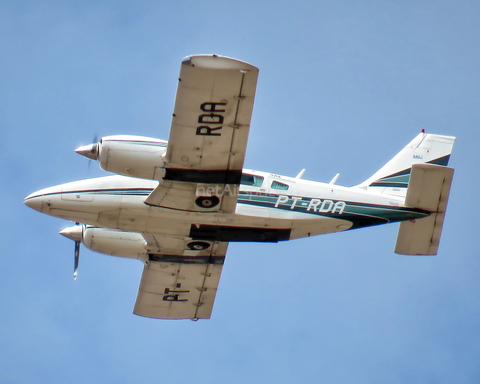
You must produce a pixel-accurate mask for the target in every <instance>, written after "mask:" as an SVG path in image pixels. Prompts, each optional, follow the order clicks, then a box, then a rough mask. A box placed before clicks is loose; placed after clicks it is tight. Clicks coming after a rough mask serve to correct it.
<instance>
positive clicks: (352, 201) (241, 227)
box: [25, 55, 455, 320]
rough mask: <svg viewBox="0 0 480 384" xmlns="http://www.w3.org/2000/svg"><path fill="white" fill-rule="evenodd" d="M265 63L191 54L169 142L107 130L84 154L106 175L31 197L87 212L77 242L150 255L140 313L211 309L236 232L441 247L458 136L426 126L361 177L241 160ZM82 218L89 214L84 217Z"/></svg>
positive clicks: (65, 214)
mask: <svg viewBox="0 0 480 384" xmlns="http://www.w3.org/2000/svg"><path fill="white" fill-rule="evenodd" d="M257 77H258V69H257V68H256V67H254V66H252V65H250V64H247V63H244V62H241V61H238V60H235V59H231V58H227V57H221V56H217V55H198V56H191V57H187V58H186V59H184V60H183V61H182V65H181V70H180V78H179V83H178V90H177V96H176V101H175V108H174V113H173V119H172V126H171V130H170V138H169V140H168V142H167V141H163V140H158V139H152V138H146V137H138V136H108V137H103V138H102V139H101V140H100V142H98V143H95V144H92V145H87V146H84V147H80V148H78V149H77V150H76V152H78V153H80V154H82V155H84V156H86V157H88V158H90V159H94V160H98V162H99V165H100V167H101V168H103V169H104V170H106V171H109V172H113V173H116V174H119V175H122V176H118V175H116V176H107V177H101V178H95V179H89V180H82V181H75V182H73V183H67V184H62V185H58V186H55V187H50V188H46V189H42V190H40V191H37V192H34V193H32V194H31V195H29V196H28V197H26V198H25V204H26V205H28V206H29V207H31V208H33V209H35V210H37V211H40V212H43V213H46V214H48V215H51V216H55V217H59V218H62V219H66V220H72V221H75V222H77V225H75V226H73V227H70V228H66V229H64V230H63V231H61V232H60V233H61V234H62V235H64V236H66V237H68V238H70V239H72V240H74V241H75V272H74V276H75V277H76V275H77V268H78V256H79V246H80V243H81V242H83V244H85V246H87V247H88V248H90V249H91V250H93V251H96V252H101V253H105V254H108V255H113V256H119V257H128V258H134V259H138V260H140V261H142V262H143V263H144V264H145V265H144V270H143V275H142V279H141V282H140V289H139V292H138V296H137V300H136V303H135V308H134V311H133V312H134V313H135V314H137V315H140V316H146V317H153V318H160V319H185V318H189V319H193V320H196V319H201V318H204V319H206V318H210V315H211V312H212V307H213V302H214V299H215V294H216V291H217V287H218V283H219V279H220V273H221V272H222V266H223V263H224V259H225V254H226V251H227V246H228V243H229V242H235V241H254V242H278V241H284V240H293V239H299V238H302V237H309V236H316V235H321V234H325V233H333V232H340V231H346V230H350V229H355V228H362V227H367V226H373V225H379V224H387V223H391V222H401V223H400V229H399V233H398V238H397V244H396V248H395V252H397V253H400V254H406V255H435V254H436V253H437V249H438V244H439V240H440V234H441V231H442V226H443V220H444V216H445V209H446V205H447V200H448V195H449V192H450V185H451V182H452V177H453V169H452V168H448V167H446V166H447V163H448V160H449V157H450V153H451V151H452V147H453V143H454V140H455V138H454V137H449V136H439V135H432V134H426V133H425V132H423V131H422V133H420V134H419V135H418V136H417V137H415V138H414V139H413V140H412V141H411V142H410V143H409V144H408V145H407V146H406V147H405V148H404V149H403V150H402V151H400V152H399V153H398V154H397V155H396V156H395V157H394V158H393V159H392V160H391V161H389V162H388V163H387V164H386V165H385V166H383V167H382V168H381V169H380V170H379V171H378V172H376V173H375V174H374V175H373V176H372V177H370V178H369V179H367V180H366V181H365V182H363V183H361V184H360V185H357V186H354V187H350V188H348V187H341V186H337V185H335V182H336V179H337V177H338V175H337V176H336V177H335V178H334V179H333V180H332V181H331V182H330V183H328V184H325V183H319V182H315V181H307V180H303V179H302V175H303V171H302V172H300V174H298V175H297V177H287V176H279V175H274V174H271V173H267V172H259V171H253V170H247V169H243V162H244V157H245V150H246V146H247V138H248V132H249V128H250V119H251V115H252V109H253V101H254V96H255V88H256V83H257ZM78 223H84V224H78Z"/></svg>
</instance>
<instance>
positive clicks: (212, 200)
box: [195, 196, 220, 208]
mask: <svg viewBox="0 0 480 384" xmlns="http://www.w3.org/2000/svg"><path fill="white" fill-rule="evenodd" d="M218 203H220V199H219V198H218V197H217V196H200V197H198V198H197V200H195V204H197V205H198V206H199V207H200V208H214V207H216V206H217V205H218Z"/></svg>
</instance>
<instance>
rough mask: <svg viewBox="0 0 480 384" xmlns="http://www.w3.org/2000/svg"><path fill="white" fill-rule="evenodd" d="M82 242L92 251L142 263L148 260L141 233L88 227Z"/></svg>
mask: <svg viewBox="0 0 480 384" xmlns="http://www.w3.org/2000/svg"><path fill="white" fill-rule="evenodd" d="M82 242H83V244H85V246H86V247H87V248H90V249H91V250H92V251H95V252H100V253H104V254H106V255H112V256H118V257H128V258H131V259H139V260H141V261H146V260H147V259H148V255H147V250H146V248H145V244H146V242H145V239H144V238H143V236H142V235H141V234H139V233H135V232H123V231H117V230H114V229H108V228H97V227H89V226H87V227H86V228H85V229H84V231H83V236H82Z"/></svg>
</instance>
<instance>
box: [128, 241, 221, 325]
mask: <svg viewBox="0 0 480 384" xmlns="http://www.w3.org/2000/svg"><path fill="white" fill-rule="evenodd" d="M154 237H156V236H152V235H145V238H146V239H147V242H148V247H155V246H156V243H157V242H160V241H162V240H166V239H162V238H161V237H159V238H157V239H155V240H154V239H153V238H154ZM152 242H153V243H154V244H152ZM184 242H185V245H183V241H182V240H180V239H171V240H170V241H168V243H169V244H168V245H167V247H168V248H169V249H170V250H174V249H177V250H178V251H177V252H176V254H150V255H149V260H148V262H147V263H146V264H145V267H144V270H143V274H142V280H141V282H140V288H139V290H138V295H137V301H136V303H135V308H134V310H133V313H134V314H136V315H139V316H145V317H153V318H157V319H192V320H196V319H209V318H210V316H211V313H212V308H213V303H214V301H215V295H216V293H217V288H218V283H219V280H220V275H221V273H222V267H223V262H224V260H225V253H226V251H227V246H228V243H223V242H214V243H213V244H210V246H209V247H208V248H207V249H205V250H195V245H197V247H199V248H201V245H202V243H203V244H204V245H208V243H207V242H198V241H197V242H192V241H190V243H188V244H187V242H188V240H185V241H184ZM189 245H190V247H191V248H193V249H190V248H189ZM184 248H186V249H187V250H183V249H184ZM164 249H165V248H164Z"/></svg>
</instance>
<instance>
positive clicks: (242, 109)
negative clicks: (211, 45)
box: [145, 55, 258, 212]
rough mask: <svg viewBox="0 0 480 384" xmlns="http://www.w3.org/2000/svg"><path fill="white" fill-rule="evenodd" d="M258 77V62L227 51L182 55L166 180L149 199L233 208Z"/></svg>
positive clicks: (151, 202)
mask: <svg viewBox="0 0 480 384" xmlns="http://www.w3.org/2000/svg"><path fill="white" fill-rule="evenodd" d="M257 78H258V68H256V67H254V66H252V65H250V64H247V63H244V62H241V61H238V60H235V59H231V58H227V57H220V56H217V55H199V56H190V57H187V58H186V59H184V60H183V62H182V66H181V70H180V78H179V84H178V90H177V97H176V100H175V108H174V113H173V119H172V127H171V130H170V137H169V140H168V147H167V153H166V156H165V174H164V175H163V176H164V177H163V179H164V182H163V183H161V184H160V185H159V186H158V187H157V188H156V189H155V190H154V191H153V192H152V194H151V195H150V196H149V197H148V198H147V199H146V201H145V202H146V203H147V204H149V205H156V206H161V207H167V208H175V209H184V210H192V211H202V210H207V211H212V210H222V211H224V212H233V211H234V210H235V204H236V193H235V192H234V191H235V188H237V187H238V184H239V183H240V179H241V175H242V168H243V162H244V159H245V151H246V147H247V140H248V132H249V129H250V120H251V116H252V110H253V102H254V97H255V89H256V84H257ZM186 183H189V185H188V184H186ZM227 186H228V187H227ZM226 189H227V190H226ZM225 190H226V191H225ZM198 197H210V199H206V200H205V199H200V200H198ZM213 197H215V198H213Z"/></svg>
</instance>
